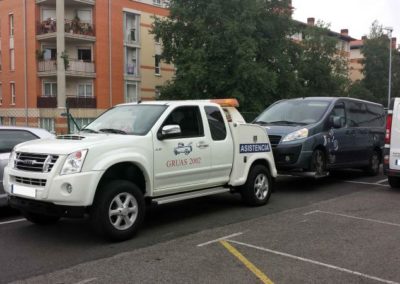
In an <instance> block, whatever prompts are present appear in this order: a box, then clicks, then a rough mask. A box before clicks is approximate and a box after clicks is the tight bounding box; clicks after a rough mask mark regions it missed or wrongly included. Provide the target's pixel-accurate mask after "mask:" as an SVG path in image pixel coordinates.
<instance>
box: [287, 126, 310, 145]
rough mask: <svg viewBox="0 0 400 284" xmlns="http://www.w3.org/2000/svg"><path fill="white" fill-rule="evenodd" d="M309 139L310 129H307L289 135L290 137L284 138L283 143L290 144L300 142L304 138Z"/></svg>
mask: <svg viewBox="0 0 400 284" xmlns="http://www.w3.org/2000/svg"><path fill="white" fill-rule="evenodd" d="M307 137H308V129H307V128H302V129H300V130H297V131H295V132H292V133H289V134H288V135H286V136H285V138H283V140H282V142H290V141H294V140H299V139H303V138H307Z"/></svg>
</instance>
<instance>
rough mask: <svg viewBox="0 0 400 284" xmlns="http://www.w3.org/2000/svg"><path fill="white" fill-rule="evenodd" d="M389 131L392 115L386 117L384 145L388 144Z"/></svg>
mask: <svg viewBox="0 0 400 284" xmlns="http://www.w3.org/2000/svg"><path fill="white" fill-rule="evenodd" d="M391 130H392V114H391V113H389V114H388V115H387V116H386V133H385V144H390V136H391Z"/></svg>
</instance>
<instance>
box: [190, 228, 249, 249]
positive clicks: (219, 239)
mask: <svg viewBox="0 0 400 284" xmlns="http://www.w3.org/2000/svg"><path fill="white" fill-rule="evenodd" d="M242 234H243V232H238V233H235V234H232V235H229V236H225V237H221V238H218V239H215V240H212V241H209V242H205V243H202V244H199V245H197V246H198V247H203V246H206V245H209V244H213V243H217V242H219V241H224V240H226V239H229V238H233V237H237V236H240V235H242Z"/></svg>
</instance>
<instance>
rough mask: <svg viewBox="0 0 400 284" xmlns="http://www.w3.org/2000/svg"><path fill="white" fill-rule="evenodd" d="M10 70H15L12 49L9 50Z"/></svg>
mask: <svg viewBox="0 0 400 284" xmlns="http://www.w3.org/2000/svg"><path fill="white" fill-rule="evenodd" d="M10 70H11V71H14V70H15V52H14V49H10Z"/></svg>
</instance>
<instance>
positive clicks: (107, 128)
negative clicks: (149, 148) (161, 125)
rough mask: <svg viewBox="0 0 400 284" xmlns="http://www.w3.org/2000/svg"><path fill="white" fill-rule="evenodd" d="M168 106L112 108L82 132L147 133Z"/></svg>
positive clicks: (124, 106)
mask: <svg viewBox="0 0 400 284" xmlns="http://www.w3.org/2000/svg"><path fill="white" fill-rule="evenodd" d="M166 108H167V106H163V105H145V104H137V105H123V106H117V107H114V108H111V109H110V110H108V111H106V112H105V113H104V114H102V115H101V116H99V117H98V118H97V119H95V120H94V121H93V122H91V123H90V124H88V125H86V126H85V127H84V128H83V129H82V130H81V132H89V133H114V134H130V135H146V134H147V133H148V132H149V131H150V129H151V128H152V127H153V125H154V123H156V121H157V120H158V118H159V117H160V116H161V114H162V113H163V112H164V111H165V109H166Z"/></svg>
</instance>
